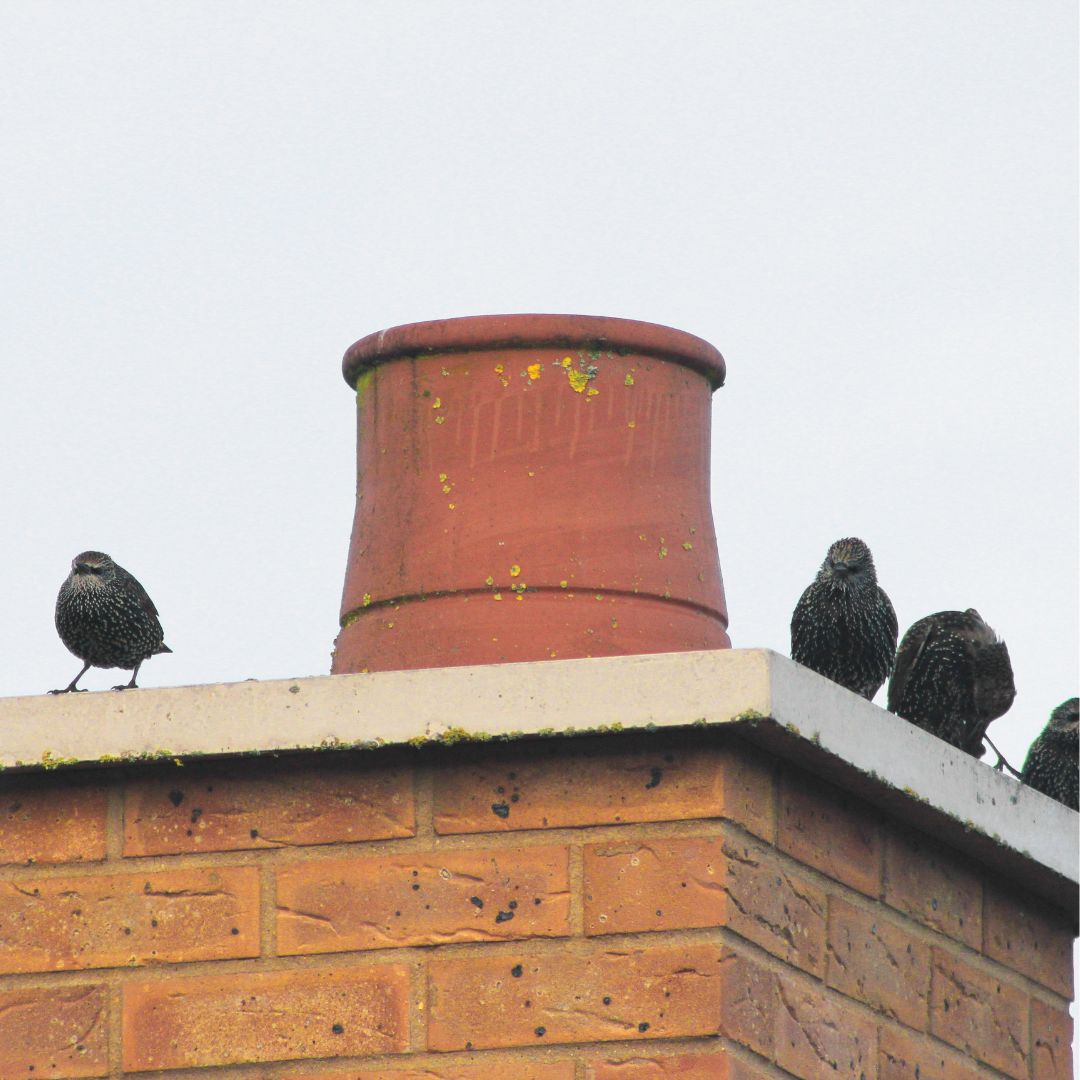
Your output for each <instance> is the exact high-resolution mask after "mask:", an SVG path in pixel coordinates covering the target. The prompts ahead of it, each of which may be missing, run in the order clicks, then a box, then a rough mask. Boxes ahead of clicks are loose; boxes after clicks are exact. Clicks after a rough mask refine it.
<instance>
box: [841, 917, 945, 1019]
mask: <svg viewBox="0 0 1080 1080" xmlns="http://www.w3.org/2000/svg"><path fill="white" fill-rule="evenodd" d="M827 981H828V985H829V986H831V987H832V988H833V989H834V990H839V991H840V992H841V993H842V994H847V996H848V997H852V998H855V999H857V1000H858V1001H862V1002H865V1003H866V1004H867V1005H869V1006H870V1007H871V1008H874V1009H877V1010H878V1011H879V1012H883V1013H884V1014H885V1015H886V1016H889V1017H892V1018H893V1019H894V1020H899V1021H900V1022H901V1023H902V1024H906V1025H907V1026H908V1027H910V1028H914V1029H915V1030H916V1031H925V1030H926V1029H927V1027H928V1026H929V1022H930V1006H929V1002H930V946H929V945H926V944H925V943H924V942H922V941H920V940H919V939H918V938H916V937H913V936H912V935H911V934H910V933H908V932H907V930H905V929H904V927H903V926H902V925H900V924H899V923H898V922H892V921H890V920H889V919H886V918H882V913H881V912H880V911H877V910H875V911H866V910H864V909H862V908H858V907H855V905H853V904H849V903H848V902H847V901H846V900H843V899H841V898H840V897H838V896H834V897H832V899H831V901H830V902H829V975H828V980H827Z"/></svg>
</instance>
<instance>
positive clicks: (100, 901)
mask: <svg viewBox="0 0 1080 1080" xmlns="http://www.w3.org/2000/svg"><path fill="white" fill-rule="evenodd" d="M0 927H2V931H0V971H5V972H24V971H64V970H68V969H71V968H94V967H117V966H121V965H123V966H128V965H130V964H141V963H149V962H158V963H180V962H185V961H191V960H224V959H228V958H233V957H243V956H257V955H258V954H259V880H258V871H257V870H256V869H255V868H254V867H240V868H228V869H226V868H222V869H206V870H174V871H169V872H156V871H153V872H146V873H141V874H95V875H92V876H83V877H63V878H56V877H51V878H38V879H31V878H26V879H17V880H7V881H3V882H0Z"/></svg>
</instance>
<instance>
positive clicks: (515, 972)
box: [510, 964, 525, 979]
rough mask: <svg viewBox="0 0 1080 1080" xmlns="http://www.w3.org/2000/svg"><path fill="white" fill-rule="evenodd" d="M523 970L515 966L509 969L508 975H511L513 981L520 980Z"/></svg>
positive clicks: (519, 966)
mask: <svg viewBox="0 0 1080 1080" xmlns="http://www.w3.org/2000/svg"><path fill="white" fill-rule="evenodd" d="M524 970H525V969H524V968H523V967H522V966H521V965H520V964H515V965H514V966H513V967H512V968H511V969H510V974H511V975H513V976H514V978H515V979H520V978H521V976H522V973H523V971H524Z"/></svg>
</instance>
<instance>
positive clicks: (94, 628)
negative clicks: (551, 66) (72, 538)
mask: <svg viewBox="0 0 1080 1080" xmlns="http://www.w3.org/2000/svg"><path fill="white" fill-rule="evenodd" d="M55 618H56V631H57V633H58V634H59V635H60V640H61V641H62V642H63V643H64V645H65V646H66V647H67V649H68V651H69V652H71V653H74V655H75V656H77V657H78V658H79V659H80V660H82V661H83V667H82V671H80V672H79V674H78V675H76V676H75V678H74V679H72V680H71V682H70V683H69V684H68V685H67V686H66V687H65V688H64V689H63V690H50V691H49V693H51V694H70V693H82V692H83V691H81V690H77V689H76V685H75V684H76V683H77V682H78V681H79V680H80V679H81V678H82V677H83V675H85V674H86V672H87V670H88V669H89V668H91V667H100V668H112V667H116V668H132V669H133V670H132V672H131V681H130V682H127V683H124V684H121V685H120V686H114V687H113V689H114V690H131V689H134V688H135V677H136V676H137V675H138V674H139V668H140V666H141V665H142V662H143V661H144V660H147V659H149V658H150V657H151V656H155V655H157V654H158V653H168V652H172V649H170V648H169V646H168V645H166V644H165V633H164V631H163V630H162V629H161V623H160V622H158V611H157V608H156V607H154V602H153V601H152V600H151V599H150V597H149V596H148V595H147V593H146V590H145V589H144V588H143V587H142V585H140V584H139V582H138V581H136V580H135V578H134V577H133V576H132V575H131V574H129V573H128V572H127V571H126V570H125V569H124V568H123V567H122V566H119V565H118V564H117V563H115V562H113V560H112V559H111V558H110V557H109V556H108V555H106V554H105V553H104V552H101V551H84V552H82V553H81V554H80V555H76V556H75V558H74V559H72V560H71V573H70V574H68V576H67V577H66V578H65V579H64V583H63V585H61V586H60V592H59V594H58V595H57V597H56V613H55Z"/></svg>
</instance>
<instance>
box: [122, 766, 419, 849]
mask: <svg viewBox="0 0 1080 1080" xmlns="http://www.w3.org/2000/svg"><path fill="white" fill-rule="evenodd" d="M335 761H337V762H340V759H339V758H335ZM124 799H125V803H124V805H125V812H124V854H125V855H168V854H178V853H182V852H192V851H232V850H238V849H241V848H268V847H282V846H284V845H289V844H297V845H301V844H333V843H339V842H351V841H358V840H386V839H391V838H394V837H403V836H414V835H415V833H416V809H415V802H414V797H413V774H412V770H411V769H409V768H404V767H401V766H394V765H382V766H379V767H377V768H376V767H370V766H361V765H358V764H354V763H352V762H350V763H348V764H344V765H343V764H340V763H338V764H335V765H333V767H330V766H328V765H324V764H319V765H314V764H299V765H298V764H297V763H296V762H294V761H274V762H268V763H262V762H258V763H257V762H252V761H243V762H242V763H241V764H239V765H233V766H231V767H229V768H221V767H218V768H211V767H195V768H192V767H185V768H184V769H182V770H176V771H175V772H170V773H169V774H168V775H167V776H166V777H163V778H155V779H150V780H138V781H134V782H132V783H130V784H128V785H127V787H126V789H125V793H124Z"/></svg>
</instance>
